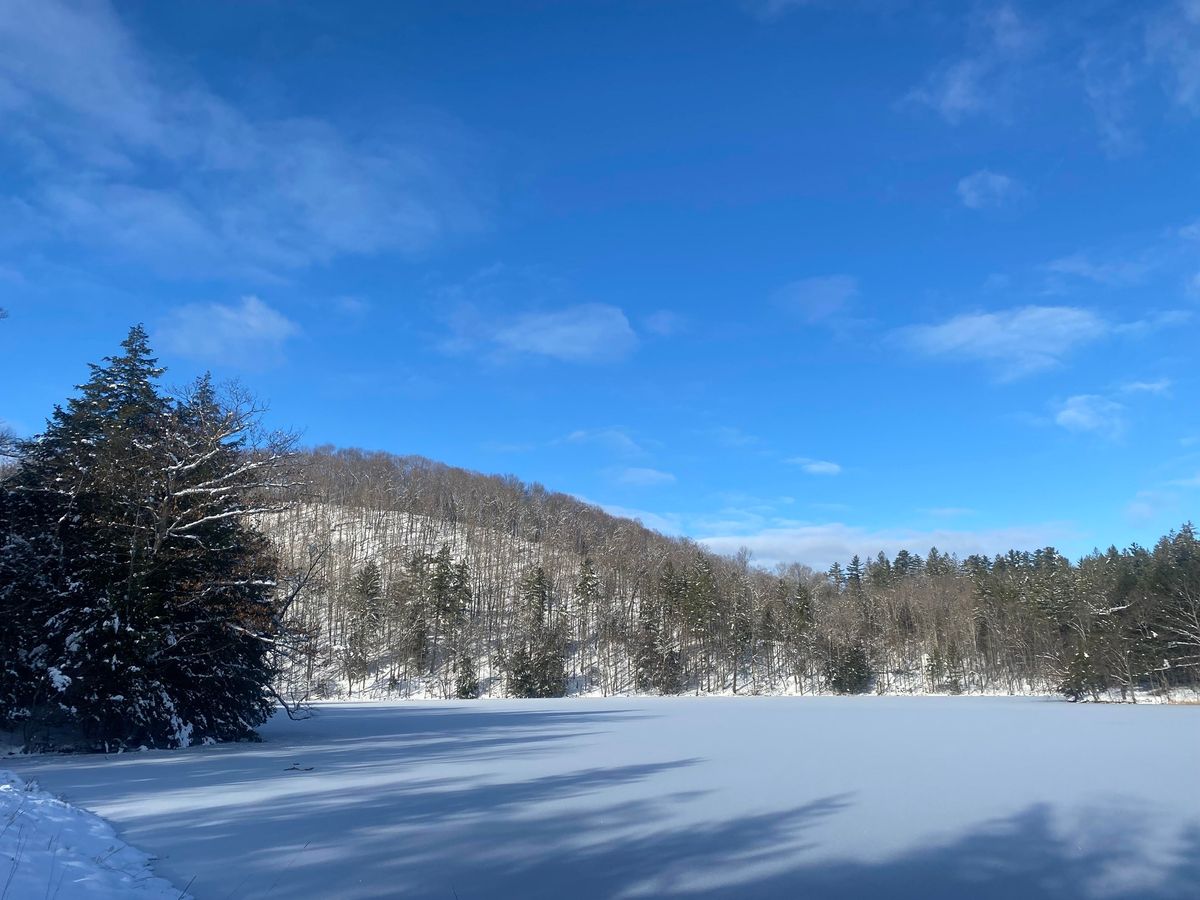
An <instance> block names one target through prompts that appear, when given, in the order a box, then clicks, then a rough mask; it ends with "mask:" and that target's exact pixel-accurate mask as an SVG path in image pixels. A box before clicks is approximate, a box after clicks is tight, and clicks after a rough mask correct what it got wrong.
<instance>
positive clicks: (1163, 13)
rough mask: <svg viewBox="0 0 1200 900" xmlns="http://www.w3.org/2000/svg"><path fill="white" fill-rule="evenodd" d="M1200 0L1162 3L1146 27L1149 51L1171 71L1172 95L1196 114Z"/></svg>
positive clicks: (1198, 104) (1199, 96)
mask: <svg viewBox="0 0 1200 900" xmlns="http://www.w3.org/2000/svg"><path fill="white" fill-rule="evenodd" d="M1198 45H1200V3H1197V2H1196V0H1178V2H1173V3H1165V4H1162V5H1161V6H1160V7H1159V9H1158V12H1157V14H1156V15H1155V16H1154V17H1153V18H1152V19H1151V21H1150V23H1149V25H1148V26H1147V29H1146V52H1147V54H1148V56H1149V58H1150V59H1151V60H1152V61H1153V62H1155V63H1157V64H1158V65H1160V66H1161V67H1163V68H1164V69H1165V70H1166V72H1167V75H1168V78H1169V82H1170V88H1171V98H1172V100H1173V101H1174V102H1175V103H1176V105H1178V106H1180V107H1182V108H1183V109H1185V110H1187V111H1188V112H1190V113H1192V114H1200V56H1198V55H1197V53H1196V47H1197V46H1198Z"/></svg>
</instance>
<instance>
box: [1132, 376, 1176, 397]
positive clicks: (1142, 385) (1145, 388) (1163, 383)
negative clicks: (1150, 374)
mask: <svg viewBox="0 0 1200 900" xmlns="http://www.w3.org/2000/svg"><path fill="white" fill-rule="evenodd" d="M1172 383H1173V382H1172V381H1171V379H1170V378H1159V379H1157V380H1156V381H1127V382H1125V383H1124V384H1123V385H1121V387H1120V391H1121V393H1122V394H1165V393H1167V391H1169V390H1171V385H1172Z"/></svg>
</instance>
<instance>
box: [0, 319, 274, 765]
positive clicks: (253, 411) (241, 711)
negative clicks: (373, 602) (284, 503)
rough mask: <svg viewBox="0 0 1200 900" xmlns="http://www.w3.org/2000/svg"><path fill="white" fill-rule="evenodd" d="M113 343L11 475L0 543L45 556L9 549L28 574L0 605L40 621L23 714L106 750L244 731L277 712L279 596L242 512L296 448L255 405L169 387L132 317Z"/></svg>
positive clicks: (29, 654)
mask: <svg viewBox="0 0 1200 900" xmlns="http://www.w3.org/2000/svg"><path fill="white" fill-rule="evenodd" d="M122 351H123V352H122V353H121V354H119V355H117V356H114V357H110V358H107V359H105V360H104V362H103V363H102V364H98V365H93V366H92V367H91V377H90V378H89V380H88V381H87V382H86V383H85V384H84V385H82V386H81V387H80V388H79V394H78V396H76V397H74V398H72V399H71V400H70V401H68V403H67V405H66V407H65V408H63V407H59V408H57V409H56V410H55V411H54V414H53V416H52V418H51V420H50V421H49V423H48V425H47V428H46V431H45V433H44V434H43V435H42V436H41V437H40V438H38V439H36V440H33V441H29V442H25V443H24V444H23V445H22V446H21V447H20V466H19V468H18V471H17V473H16V474H15V475H13V476H12V477H11V478H9V479H8V480H7V481H5V483H4V490H5V493H6V494H7V495H8V496H7V497H6V499H5V501H4V507H5V510H6V512H5V513H4V514H3V515H5V516H6V517H7V518H8V521H7V522H6V523H5V525H6V527H7V528H8V537H7V539H6V540H5V542H4V545H5V546H6V547H10V546H12V547H17V548H21V547H24V548H30V547H41V548H43V549H42V551H41V552H42V553H44V552H45V548H48V547H52V548H53V550H54V551H55V552H56V555H55V557H53V558H50V559H47V558H46V557H44V556H42V558H41V560H40V562H38V564H37V565H33V566H31V565H30V564H29V563H28V561H27V562H26V563H24V564H22V563H21V562H20V560H21V556H22V553H21V552H20V551H19V550H18V552H17V553H16V554H15V555H14V554H12V553H6V554H5V558H6V560H7V562H6V563H4V565H17V566H19V567H20V569H21V571H20V573H19V574H20V577H19V578H18V580H17V582H16V590H15V591H12V590H6V591H5V593H4V595H3V602H4V603H5V606H6V607H9V606H14V605H15V606H16V607H17V609H18V611H21V610H23V613H24V619H26V620H28V621H31V622H33V623H34V624H35V626H36V630H35V631H34V632H33V633H30V634H22V635H21V637H20V638H19V640H20V641H21V642H22V644H23V646H21V647H19V648H17V649H18V652H17V654H16V658H17V660H18V664H19V665H27V666H30V667H32V668H33V669H34V672H33V675H34V677H33V679H32V681H31V684H32V685H33V693H32V694H31V695H30V696H29V700H30V705H29V706H28V707H22V709H21V715H23V716H24V717H25V718H26V719H27V720H28V721H31V722H35V723H38V724H40V725H41V727H42V729H43V731H44V732H45V733H49V731H50V730H51V729H54V728H64V727H69V728H72V729H75V730H77V731H78V732H80V733H81V734H82V736H83V737H84V739H85V740H88V741H90V742H94V743H95V744H97V745H100V746H113V745H136V744H143V743H144V744H151V745H157V746H173V745H186V744H188V743H190V742H193V741H195V740H198V739H202V738H216V739H220V738H233V737H244V736H246V735H249V734H250V733H251V732H252V730H253V729H254V727H256V726H257V725H258V724H260V723H261V722H262V721H263V720H264V719H265V718H266V717H267V715H269V713H270V712H271V710H272V709H273V707H274V699H273V693H272V689H271V679H272V675H273V673H274V663H273V658H274V657H273V651H274V650H275V649H276V648H277V647H278V646H279V645H278V643H277V640H278V638H279V637H281V635H282V633H283V626H282V618H283V615H284V613H285V612H286V605H287V602H288V600H287V598H283V597H281V595H280V594H281V592H280V591H279V590H277V588H278V562H277V560H276V558H275V556H274V554H273V552H272V550H271V548H270V545H269V544H268V542H267V540H266V538H265V537H264V536H263V535H262V534H261V533H260V532H259V531H257V530H255V528H254V527H253V526H252V525H251V520H252V517H254V516H255V515H261V514H265V513H267V512H270V511H272V510H274V509H275V508H276V506H275V503H274V502H273V500H272V498H271V496H270V493H271V491H273V490H277V489H279V488H280V487H282V486H284V485H283V483H282V482H280V481H279V480H278V478H277V477H276V476H277V475H278V474H279V473H280V472H281V470H282V469H283V468H284V467H285V466H286V463H287V459H288V457H289V451H290V442H289V440H288V439H287V438H286V436H272V437H270V438H268V439H267V440H263V441H259V440H257V437H258V424H257V423H258V409H257V408H256V407H255V406H254V404H253V403H252V401H250V399H249V398H248V397H246V396H245V395H244V394H243V393H240V392H236V391H235V392H233V393H232V394H231V396H230V397H229V398H226V399H225V400H220V399H218V397H217V393H216V391H215V389H214V388H213V385H212V383H211V380H210V379H208V378H203V379H200V380H199V381H198V382H197V383H196V384H195V385H194V386H193V388H192V389H191V390H189V391H187V392H186V393H185V394H184V395H183V396H181V397H178V398H174V399H172V398H169V397H166V396H165V395H163V394H162V393H161V392H160V391H159V389H158V386H157V382H158V379H159V378H160V377H161V375H162V373H163V369H162V368H161V367H160V366H159V365H158V363H157V361H156V360H155V359H154V358H153V356H152V355H151V351H150V348H149V343H148V340H147V336H146V333H145V331H144V329H142V328H141V327H140V326H138V327H135V328H133V329H131V331H130V333H129V336H128V338H127V339H126V340H125V341H124V343H123V344H122ZM14 510H15V516H16V519H15V520H14V518H13V516H14ZM33 555H34V556H41V553H39V552H36V551H35V552H34V554H33ZM14 560H15V561H16V562H15V563H14ZM35 584H40V585H41V592H40V593H39V594H37V595H34V594H32V593H31V592H30V591H31V588H32V586H33V585H35ZM5 611H7V609H6V610H5ZM11 715H12V713H11V711H10V713H9V717H10V718H11Z"/></svg>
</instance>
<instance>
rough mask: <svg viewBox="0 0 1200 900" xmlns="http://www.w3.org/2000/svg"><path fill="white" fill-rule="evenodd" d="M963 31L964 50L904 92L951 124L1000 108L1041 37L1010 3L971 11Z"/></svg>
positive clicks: (910, 98) (912, 100) (914, 101)
mask: <svg viewBox="0 0 1200 900" xmlns="http://www.w3.org/2000/svg"><path fill="white" fill-rule="evenodd" d="M967 32H968V34H967V48H966V50H965V52H964V53H963V54H962V55H961V56H959V57H958V58H955V59H951V60H947V61H946V62H944V63H942V64H941V65H939V66H937V67H936V68H934V69H933V71H931V72H930V73H929V74H928V75H927V76H926V77H925V79H924V81H922V82H921V84H919V85H917V86H916V87H915V88H913V89H912V90H911V91H909V92H908V94H907V95H906V97H905V100H906V101H907V102H908V103H911V104H917V105H921V106H927V107H929V108H931V109H933V110H935V111H936V112H937V113H938V114H939V115H941V116H942V117H943V118H944V119H945V120H946V121H948V122H951V123H957V122H961V121H963V120H964V119H966V118H969V117H971V116H975V115H981V114H986V113H995V112H998V111H999V110H1000V109H1001V108H1002V106H1003V104H1005V103H1006V102H1007V100H1008V97H1009V95H1010V94H1011V93H1012V92H1013V89H1014V87H1013V85H1014V82H1015V80H1016V78H1017V76H1018V74H1019V72H1020V69H1021V63H1022V62H1023V61H1024V60H1026V59H1027V58H1028V57H1029V56H1030V55H1031V54H1032V53H1033V52H1034V50H1036V48H1037V46H1038V45H1039V43H1040V42H1041V35H1040V33H1039V31H1038V30H1037V29H1035V28H1034V27H1033V26H1031V25H1030V24H1029V23H1028V22H1026V21H1025V20H1024V19H1023V18H1022V17H1021V16H1020V15H1019V14H1018V13H1017V11H1016V9H1015V8H1014V7H1013V6H1011V5H1009V4H1002V5H999V6H995V7H991V8H989V9H986V10H982V11H977V12H975V13H972V14H971V15H970V16H969V17H968V21H967Z"/></svg>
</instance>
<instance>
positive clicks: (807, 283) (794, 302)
mask: <svg viewBox="0 0 1200 900" xmlns="http://www.w3.org/2000/svg"><path fill="white" fill-rule="evenodd" d="M857 296H858V279H857V278H855V277H854V276H852V275H823V276H819V277H816V278H801V279H800V280H798V281H793V282H791V283H790V284H787V285H784V286H783V287H782V288H780V289H779V290H778V291H776V292H775V293H774V294H773V295H772V297H771V300H772V302H773V303H775V305H776V306H778V307H780V308H781V309H784V310H786V311H787V312H789V313H791V314H792V315H795V316H798V317H799V318H800V319H802V320H803V321H805V322H808V323H810V324H813V323H817V322H824V321H827V320H829V319H832V318H834V317H835V316H838V315H839V314H841V313H844V312H845V311H846V309H847V308H848V306H849V305H850V303H851V302H852V301H853V300H854V298H855V297H857Z"/></svg>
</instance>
